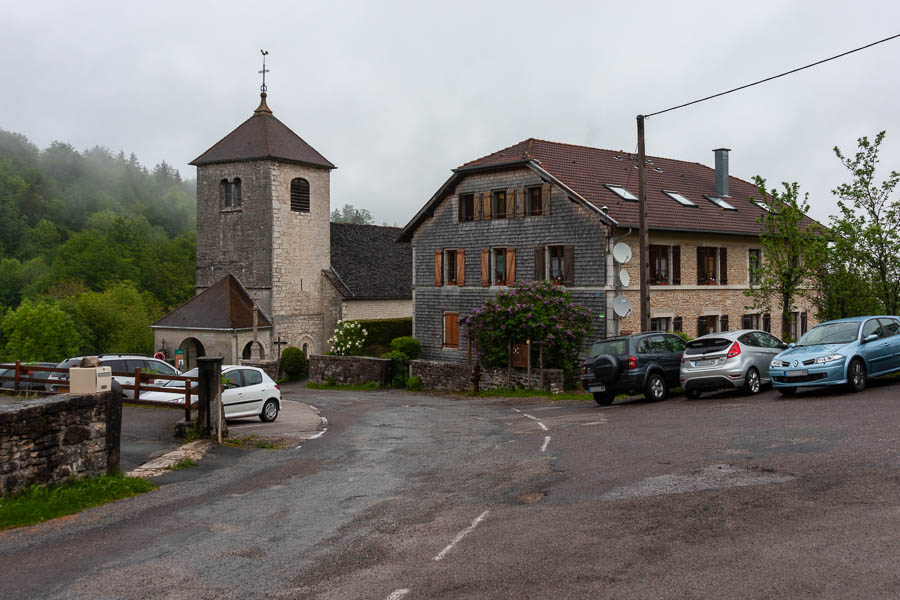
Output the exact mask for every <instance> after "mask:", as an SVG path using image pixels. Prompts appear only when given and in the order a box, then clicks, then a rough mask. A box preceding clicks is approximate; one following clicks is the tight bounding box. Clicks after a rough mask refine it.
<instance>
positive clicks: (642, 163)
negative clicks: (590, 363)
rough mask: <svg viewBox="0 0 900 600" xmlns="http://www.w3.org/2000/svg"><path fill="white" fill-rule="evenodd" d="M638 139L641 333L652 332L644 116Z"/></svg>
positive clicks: (638, 125) (638, 124)
mask: <svg viewBox="0 0 900 600" xmlns="http://www.w3.org/2000/svg"><path fill="white" fill-rule="evenodd" d="M637 138H638V200H639V202H638V210H639V212H640V228H641V229H640V253H639V257H638V258H639V259H640V261H641V303H640V315H641V331H649V330H650V241H649V236H648V233H647V178H646V173H645V172H644V171H645V169H646V166H647V156H646V154H645V152H644V115H638V116H637Z"/></svg>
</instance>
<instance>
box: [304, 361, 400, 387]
mask: <svg viewBox="0 0 900 600" xmlns="http://www.w3.org/2000/svg"><path fill="white" fill-rule="evenodd" d="M391 377H392V372H391V361H390V360H387V359H384V358H370V357H368V356H323V355H318V354H316V355H313V356H310V357H309V381H310V383H322V384H325V383H329V382H330V381H331V380H333V382H334V383H339V384H342V385H353V384H358V383H370V382H375V383H378V384H381V385H390V383H391Z"/></svg>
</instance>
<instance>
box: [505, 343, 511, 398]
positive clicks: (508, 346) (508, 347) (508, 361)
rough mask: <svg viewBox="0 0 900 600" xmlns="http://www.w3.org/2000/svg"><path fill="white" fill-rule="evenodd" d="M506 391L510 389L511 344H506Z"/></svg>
mask: <svg viewBox="0 0 900 600" xmlns="http://www.w3.org/2000/svg"><path fill="white" fill-rule="evenodd" d="M506 389H512V342H511V341H510V342H506Z"/></svg>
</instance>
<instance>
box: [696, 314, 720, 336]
mask: <svg viewBox="0 0 900 600" xmlns="http://www.w3.org/2000/svg"><path fill="white" fill-rule="evenodd" d="M718 327H719V316H718V315H701V316H700V317H697V337H700V336H701V335H706V334H707V333H715V332H717V331H718V330H719V329H718Z"/></svg>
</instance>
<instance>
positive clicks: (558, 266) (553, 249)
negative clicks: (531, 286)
mask: <svg viewBox="0 0 900 600" xmlns="http://www.w3.org/2000/svg"><path fill="white" fill-rule="evenodd" d="M547 257H548V259H549V261H548V265H549V267H550V280H551V281H558V282H560V283H561V282H563V281H565V280H566V251H565V247H564V246H547Z"/></svg>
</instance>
